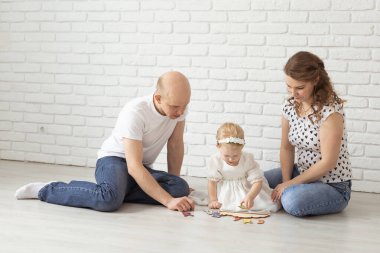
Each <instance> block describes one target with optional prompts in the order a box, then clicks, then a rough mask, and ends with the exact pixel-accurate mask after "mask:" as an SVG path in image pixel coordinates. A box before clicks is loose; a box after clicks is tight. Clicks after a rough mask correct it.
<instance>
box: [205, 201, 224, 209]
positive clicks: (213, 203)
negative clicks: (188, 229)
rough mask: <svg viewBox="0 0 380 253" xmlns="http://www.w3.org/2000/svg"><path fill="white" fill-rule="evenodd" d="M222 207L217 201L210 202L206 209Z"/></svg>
mask: <svg viewBox="0 0 380 253" xmlns="http://www.w3.org/2000/svg"><path fill="white" fill-rule="evenodd" d="M221 206H222V204H220V203H219V202H218V201H217V200H212V201H210V202H209V203H208V208H210V209H219V208H220V207H221Z"/></svg>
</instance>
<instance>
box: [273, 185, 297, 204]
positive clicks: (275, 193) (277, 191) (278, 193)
mask: <svg viewBox="0 0 380 253" xmlns="http://www.w3.org/2000/svg"><path fill="white" fill-rule="evenodd" d="M291 185H292V183H291V181H286V182H284V183H282V184H279V185H277V186H276V188H274V190H273V191H272V201H273V202H276V201H278V200H280V199H281V196H282V193H283V192H284V190H285V189H286V188H288V187H289V186H291Z"/></svg>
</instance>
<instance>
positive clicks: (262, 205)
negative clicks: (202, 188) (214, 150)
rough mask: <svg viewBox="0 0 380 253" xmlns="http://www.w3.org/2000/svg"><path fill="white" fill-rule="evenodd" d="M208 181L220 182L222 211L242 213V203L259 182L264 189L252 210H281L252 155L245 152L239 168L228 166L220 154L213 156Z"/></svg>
mask: <svg viewBox="0 0 380 253" xmlns="http://www.w3.org/2000/svg"><path fill="white" fill-rule="evenodd" d="M208 180H213V181H217V182H218V185H217V189H218V202H219V203H221V204H222V207H221V210H229V211H242V209H241V208H240V207H239V206H240V203H241V201H242V200H243V199H244V197H245V196H246V194H247V193H248V192H249V190H250V189H251V187H252V184H253V183H255V182H258V181H262V182H263V183H262V188H261V191H260V192H259V194H258V195H257V196H256V198H255V199H254V202H253V207H252V208H251V210H256V211H257V210H267V211H271V212H276V211H278V210H279V209H280V205H279V204H278V203H276V202H275V203H274V202H273V201H272V199H271V194H272V189H271V188H270V187H269V185H268V182H267V180H266V178H265V177H264V173H263V172H262V170H261V169H260V168H259V165H258V163H257V162H256V161H255V160H254V158H253V155H252V154H250V153H245V152H243V153H242V156H241V158H240V161H239V164H238V165H237V166H231V165H228V164H227V163H226V162H225V161H223V159H222V158H221V157H220V154H219V153H218V154H215V155H213V156H211V158H210V160H209V161H208Z"/></svg>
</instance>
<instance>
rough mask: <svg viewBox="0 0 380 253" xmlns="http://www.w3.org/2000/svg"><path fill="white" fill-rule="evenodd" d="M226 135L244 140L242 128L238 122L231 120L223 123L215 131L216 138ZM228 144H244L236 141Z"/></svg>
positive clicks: (222, 137)
mask: <svg viewBox="0 0 380 253" xmlns="http://www.w3.org/2000/svg"><path fill="white" fill-rule="evenodd" d="M228 137H235V138H240V139H243V140H244V130H243V128H241V126H239V125H238V124H235V123H232V122H226V123H223V124H222V125H221V126H220V127H219V128H218V130H217V132H216V140H217V141H218V140H221V139H224V138H228ZM228 144H229V145H236V146H244V145H243V144H238V143H228ZM218 145H220V144H218Z"/></svg>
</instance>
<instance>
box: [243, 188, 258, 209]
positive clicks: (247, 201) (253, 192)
mask: <svg viewBox="0 0 380 253" xmlns="http://www.w3.org/2000/svg"><path fill="white" fill-rule="evenodd" d="M262 185H263V181H256V182H254V183H253V184H252V187H251V189H250V190H249V192H248V193H247V195H245V198H244V200H243V201H242V202H241V204H243V205H244V207H245V208H246V209H250V208H252V207H253V201H254V199H255V198H256V196H257V195H258V194H259V192H260V191H261V187H262Z"/></svg>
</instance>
